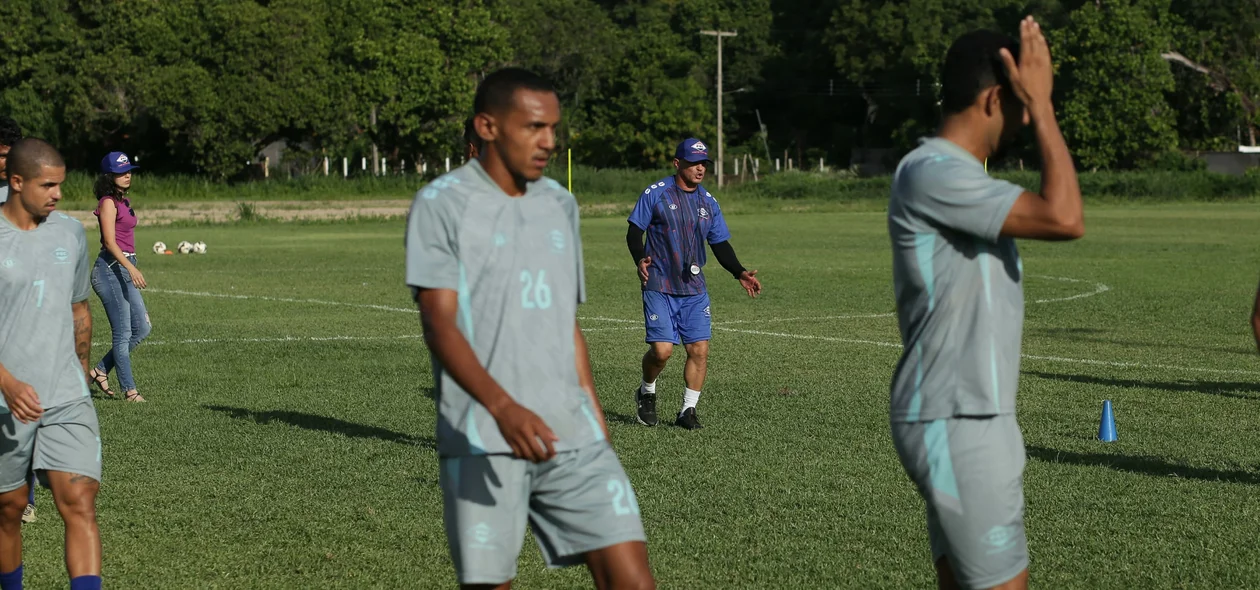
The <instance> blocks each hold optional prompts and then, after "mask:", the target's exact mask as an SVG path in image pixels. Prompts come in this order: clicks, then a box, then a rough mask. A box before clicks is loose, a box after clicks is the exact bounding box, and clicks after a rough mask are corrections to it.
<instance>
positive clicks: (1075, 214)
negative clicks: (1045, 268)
mask: <svg viewBox="0 0 1260 590" xmlns="http://www.w3.org/2000/svg"><path fill="white" fill-rule="evenodd" d="M1001 57H1002V61H1003V62H1004V63H1005V66H1006V73H1007V76H1008V77H1009V78H1010V82H1011V88H1012V89H1013V90H1014V92H1015V94H1016V96H1018V97H1019V99H1020V100H1021V101H1023V103H1024V107H1025V108H1026V109H1027V112H1028V117H1029V118H1030V119H1031V121H1032V127H1033V131H1034V133H1035V134H1036V137H1037V146H1038V148H1039V149H1040V152H1041V163H1042V170H1041V194H1037V193H1033V192H1025V193H1023V194H1022V195H1020V196H1019V198H1018V199H1016V201H1015V204H1014V205H1013V206H1012V207H1011V210H1010V213H1009V214H1008V215H1007V217H1006V222H1005V223H1003V224H1002V235H1003V236H1007V237H1012V238H1032V239H1039V240H1074V239H1077V238H1080V237H1082V236H1084V235H1085V213H1084V206H1083V204H1082V202H1081V187H1080V184H1079V183H1078V181H1077V177H1076V167H1075V165H1073V163H1072V155H1071V154H1070V153H1069V152H1068V147H1067V142H1066V141H1064V139H1063V133H1062V131H1060V130H1059V123H1058V121H1056V120H1055V116H1054V105H1053V103H1052V102H1051V93H1052V91H1053V89H1054V68H1053V66H1052V65H1051V63H1050V48H1049V46H1048V45H1047V44H1046V38H1045V36H1044V35H1042V33H1041V25H1039V24H1037V22H1036V21H1034V20H1033V19H1032V18H1031V17H1029V18H1027V19H1025V20H1024V22H1022V23H1020V56H1019V63H1018V65H1017V64H1016V63H1015V58H1014V56H1012V55H1011V52H1010V51H1008V50H1006V49H1002V50H1001Z"/></svg>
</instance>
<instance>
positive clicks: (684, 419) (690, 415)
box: [674, 408, 704, 430]
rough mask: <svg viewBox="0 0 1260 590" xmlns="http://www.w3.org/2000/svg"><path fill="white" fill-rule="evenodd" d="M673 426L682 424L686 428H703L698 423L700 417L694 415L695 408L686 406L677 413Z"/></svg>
mask: <svg viewBox="0 0 1260 590" xmlns="http://www.w3.org/2000/svg"><path fill="white" fill-rule="evenodd" d="M674 426H682V427H683V428H686V429H687V430H700V429H701V428H704V427H703V426H701V425H700V417H699V416H697V415H696V409H695V408H687V409H686V410H683V411H682V413H681V414H679V415H678V419H677V420H674Z"/></svg>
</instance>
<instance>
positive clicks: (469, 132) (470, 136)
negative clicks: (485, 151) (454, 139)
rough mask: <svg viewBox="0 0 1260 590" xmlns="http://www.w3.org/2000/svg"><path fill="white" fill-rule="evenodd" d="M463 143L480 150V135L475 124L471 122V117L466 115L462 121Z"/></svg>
mask: <svg viewBox="0 0 1260 590" xmlns="http://www.w3.org/2000/svg"><path fill="white" fill-rule="evenodd" d="M464 143H465V144H466V145H468V144H470V145H472V146H473V147H475V148H477V151H481V136H480V135H477V126H476V125H475V124H474V123H473V117H468V119H466V120H465V121H464Z"/></svg>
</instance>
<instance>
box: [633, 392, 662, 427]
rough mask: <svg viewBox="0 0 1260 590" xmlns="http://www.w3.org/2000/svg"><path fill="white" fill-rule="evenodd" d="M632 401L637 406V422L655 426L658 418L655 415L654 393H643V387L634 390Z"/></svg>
mask: <svg viewBox="0 0 1260 590" xmlns="http://www.w3.org/2000/svg"><path fill="white" fill-rule="evenodd" d="M634 403H635V405H637V406H638V407H639V411H638V415H639V424H642V425H644V426H656V424H657V423H658V422H660V419H659V418H657V417H656V394H655V393H643V388H642V387H640V388H639V389H637V390H635V392H634Z"/></svg>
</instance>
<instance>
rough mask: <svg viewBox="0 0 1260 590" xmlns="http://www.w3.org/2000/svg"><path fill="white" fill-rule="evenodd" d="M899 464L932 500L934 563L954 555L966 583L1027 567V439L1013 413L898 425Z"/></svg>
mask: <svg viewBox="0 0 1260 590" xmlns="http://www.w3.org/2000/svg"><path fill="white" fill-rule="evenodd" d="M892 435H893V444H894V445H895V446H896V447H897V455H898V456H899V457H901V465H902V467H904V468H905V470H906V473H907V474H909V475H910V479H912V480H914V483H915V485H916V486H917V487H918V488H919V494H920V495H922V496H923V499H924V501H925V502H926V503H927V524H928V538H929V539H930V540H931V543H932V560H933V561H936V560H938V559H940V558H941V557H942V556H944V557H947V558H949V563H950V565H951V566H952V568H953V570H954V576H955V577H956V578H957V580H958V583H959V584H960V585H961V586H962V587H963V588H988V587H992V586H997V585H998V584H1001V583H1003V582H1006V581H1008V580H1010V579H1012V578H1014V577H1015V576H1017V575H1019V573H1020V572H1021V571H1023V570H1024V569H1025V568H1027V567H1028V542H1027V539H1026V538H1025V536H1024V461H1025V456H1024V437H1023V436H1022V435H1021V434H1020V431H1019V424H1017V423H1016V422H1015V415H1014V414H1004V415H999V416H991V417H983V418H946V419H943V420H932V421H929V422H894V423H893V424H892Z"/></svg>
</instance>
